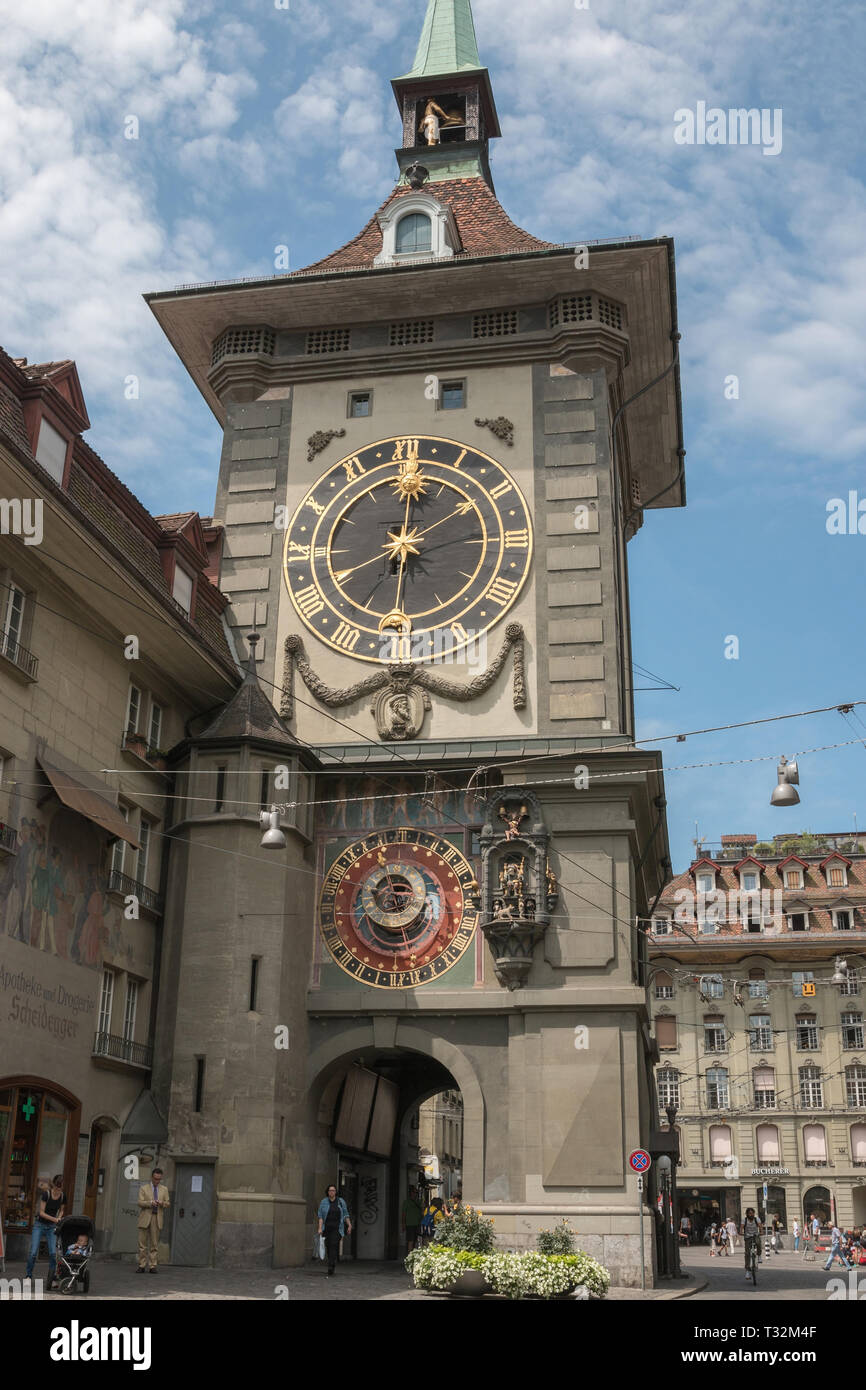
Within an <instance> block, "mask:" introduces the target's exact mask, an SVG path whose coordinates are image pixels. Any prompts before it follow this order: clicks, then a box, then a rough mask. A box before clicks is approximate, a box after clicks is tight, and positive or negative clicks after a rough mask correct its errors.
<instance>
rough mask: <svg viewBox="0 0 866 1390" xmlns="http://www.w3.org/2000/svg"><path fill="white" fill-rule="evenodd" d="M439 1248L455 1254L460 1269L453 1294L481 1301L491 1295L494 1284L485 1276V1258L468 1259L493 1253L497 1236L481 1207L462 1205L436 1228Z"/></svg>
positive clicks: (451, 1287)
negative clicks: (483, 1295) (483, 1296)
mask: <svg viewBox="0 0 866 1390" xmlns="http://www.w3.org/2000/svg"><path fill="white" fill-rule="evenodd" d="M436 1245H437V1246H438V1247H439V1248H440V1249H445V1250H449V1251H452V1252H453V1253H454V1254H455V1255H456V1257H457V1261H458V1264H459V1266H460V1268H459V1272H458V1274H457V1277H456V1279H455V1280H454V1282H453V1283H452V1284H451V1285H450V1287H449V1292H450V1293H455V1294H462V1295H464V1297H467V1296H468V1297H470V1298H477V1297H479V1296H480V1295H481V1294H483V1293H489V1292H490V1285H489V1283H488V1282H487V1280H486V1278H485V1277H484V1262H483V1259H481V1258H476V1259H466V1258H464V1257H465V1256H467V1255H468V1256H476V1257H483V1256H485V1255H489V1254H491V1253H492V1251H493V1249H494V1247H495V1245H496V1233H495V1231H494V1229H493V1221H492V1220H491V1218H490V1217H486V1216H485V1215H484V1213H483V1212H482V1211H479V1210H478V1208H477V1207H472V1206H469V1205H468V1204H464V1203H463V1202H460V1203H458V1205H457V1206H456V1207H455V1208H454V1210H453V1211H452V1213H451V1215H450V1216H446V1217H445V1219H444V1221H440V1222H439V1225H438V1226H437V1227H436Z"/></svg>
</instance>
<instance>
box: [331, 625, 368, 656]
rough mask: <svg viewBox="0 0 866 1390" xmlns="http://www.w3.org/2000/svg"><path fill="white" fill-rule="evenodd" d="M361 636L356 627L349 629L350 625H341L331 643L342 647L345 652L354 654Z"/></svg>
mask: <svg viewBox="0 0 866 1390" xmlns="http://www.w3.org/2000/svg"><path fill="white" fill-rule="evenodd" d="M360 636H361V634H360V632H359V631H358V629H357V628H356V627H349V624H348V623H340V626H339V627H338V628H337V631H336V632H335V633H334V635H333V637H332V638H331V641H332V642H336V644H337V646H338V647H342V648H343V650H344V651H347V652H353V651H354V650H355V647H356V645H357V642H358V638H359V637H360Z"/></svg>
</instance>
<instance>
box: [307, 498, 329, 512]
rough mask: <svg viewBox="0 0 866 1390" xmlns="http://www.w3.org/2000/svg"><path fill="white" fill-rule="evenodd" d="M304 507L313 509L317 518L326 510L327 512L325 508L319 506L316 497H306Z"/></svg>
mask: <svg viewBox="0 0 866 1390" xmlns="http://www.w3.org/2000/svg"><path fill="white" fill-rule="evenodd" d="M304 506H305V507H311V508H312V509H313V511H314V512H315V513H316V516H321V515H322V513H323V512H324V510H325V508H324V507H320V506H319V504H318V502H317V501H316V499H315V497H305V498H304Z"/></svg>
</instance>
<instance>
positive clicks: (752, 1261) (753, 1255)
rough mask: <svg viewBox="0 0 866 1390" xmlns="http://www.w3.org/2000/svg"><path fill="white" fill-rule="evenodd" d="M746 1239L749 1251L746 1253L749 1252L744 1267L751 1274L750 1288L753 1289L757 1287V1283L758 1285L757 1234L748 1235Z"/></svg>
mask: <svg viewBox="0 0 866 1390" xmlns="http://www.w3.org/2000/svg"><path fill="white" fill-rule="evenodd" d="M748 1241H749V1252H748V1253H749V1261H748V1265H747V1266H746V1268H747V1270H748V1272H749V1273H750V1274H751V1276H752V1288H753V1289H754V1288H757V1285H758V1237H757V1236H749V1237H748Z"/></svg>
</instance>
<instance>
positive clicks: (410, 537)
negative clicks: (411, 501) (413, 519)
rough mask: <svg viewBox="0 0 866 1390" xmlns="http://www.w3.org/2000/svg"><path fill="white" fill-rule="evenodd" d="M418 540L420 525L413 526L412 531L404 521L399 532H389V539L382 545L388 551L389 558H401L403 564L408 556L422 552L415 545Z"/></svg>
mask: <svg viewBox="0 0 866 1390" xmlns="http://www.w3.org/2000/svg"><path fill="white" fill-rule="evenodd" d="M417 540H418V527H417V526H413V527H412V530H411V531H410V530H408V529H407V527H406V523H405V522H404V523H403V525H402V526H401V527H400V530H399V532H398V533H397V534H395V533H394V532H393V531H389V532H388V539H387V541H386V542H385V544H384V545H383V546H382V549H383V550H386V551H387V552H388V559H389V560H397V559H399V560H400V563H401V564H405V563H406V558H407V556H409V555H419V554H420V551H419V550H418V548H417V546H416V545H415V541H417Z"/></svg>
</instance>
